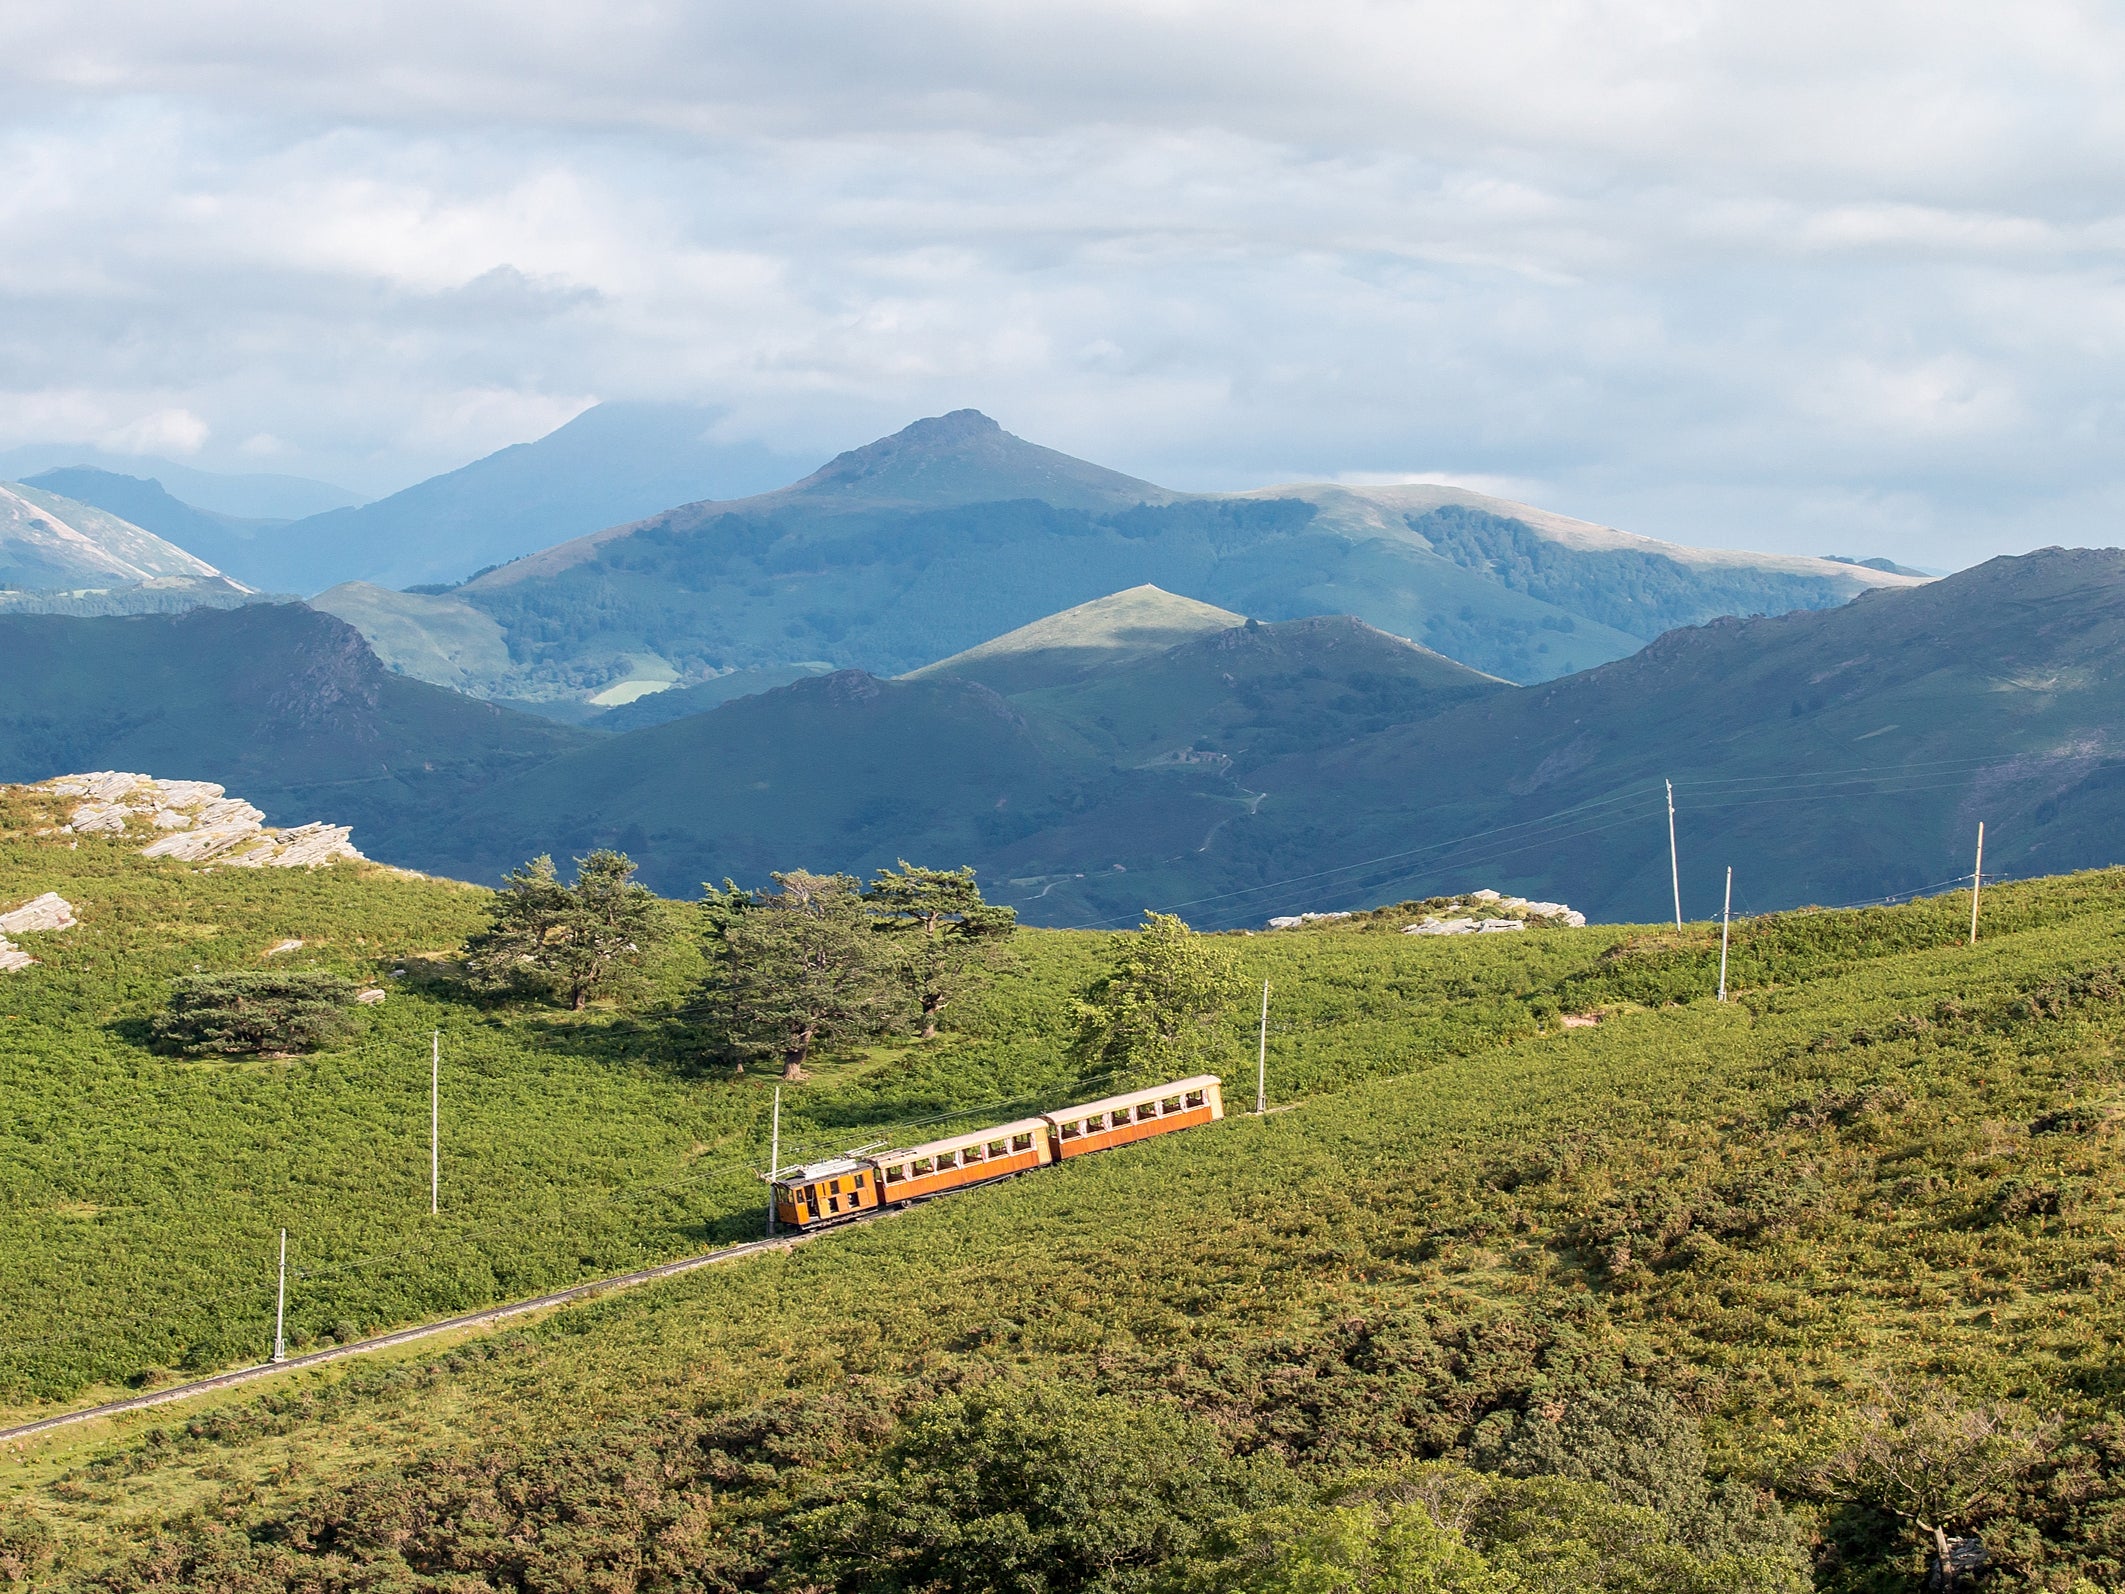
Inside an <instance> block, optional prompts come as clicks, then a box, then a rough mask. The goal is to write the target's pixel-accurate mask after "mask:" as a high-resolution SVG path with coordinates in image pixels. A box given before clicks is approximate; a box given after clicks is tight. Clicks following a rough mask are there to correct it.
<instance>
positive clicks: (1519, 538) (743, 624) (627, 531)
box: [409, 410, 1913, 702]
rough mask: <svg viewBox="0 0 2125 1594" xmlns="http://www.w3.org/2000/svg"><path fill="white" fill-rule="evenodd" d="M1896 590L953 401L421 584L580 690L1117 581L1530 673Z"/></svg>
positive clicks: (1486, 502)
mask: <svg viewBox="0 0 2125 1594" xmlns="http://www.w3.org/2000/svg"><path fill="white" fill-rule="evenodd" d="M1912 579H1913V578H1910V577H1905V576H1900V575H1897V574H1895V573H1893V572H1884V571H1876V570H1871V569H1867V568H1864V567H1859V566H1853V565H1846V564H1838V563H1835V562H1832V561H1829V560H1821V559H1807V558H1799V557H1792V556H1785V555H1754V554H1743V553H1734V552H1729V551H1725V550H1717V549H1693V548H1685V547H1680V546H1678V545H1674V544H1667V543H1661V542H1657V541H1655V540H1653V539H1651V538H1645V537H1637V536H1633V535H1631V534H1629V533H1625V532H1619V531H1614V530H1612V529H1610V528H1607V527H1601V526H1595V525H1593V524H1591V523H1589V522H1585V521H1577V520H1573V519H1571V518H1570V517H1567V516H1562V515H1557V514H1554V513H1551V512H1549V511H1545V510H1539V509H1534V508H1531V507H1529V506H1526V505H1520V504H1513V503H1510V502H1507V501H1505V500H1502V499H1493V498H1486V497H1484V496H1483V495H1481V494H1476V493H1470V492H1468V491H1466V490H1465V489H1460V488H1451V487H1443V486H1425V485H1416V486H1401V487H1378V488H1357V487H1344V486H1337V485H1332V484H1315V485H1312V486H1303V485H1302V486H1289V487H1279V488H1268V489H1263V490H1260V491H1256V492H1250V493H1233V494H1202V493H1197V494H1190V493H1177V492H1173V491H1171V490H1169V489H1166V488H1162V487H1159V486H1157V485H1156V484H1154V483H1150V482H1145V481H1141V480H1139V479H1137V478H1135V477H1131V476H1127V475H1123V474H1121V473H1119V472H1115V471H1109V470H1105V469H1103V468H1102V467H1099V466H1097V465H1092V464H1089V463H1087V462H1085V461H1082V460H1075V459H1072V458H1070V457H1069V456H1068V455H1065V454H1061V453H1058V452H1057V451H1055V450H1053V449H1048V448H1043V447H1040V446H1039V445H1037V444H1033V443H1029V442H1026V441H1025V440H1023V439H1021V438H1017V437H1014V436H1012V435H1011V434H1010V433H1008V432H1006V431H1004V430H1003V429H1002V428H1001V427H1000V426H998V425H997V424H996V423H995V422H994V421H992V420H990V419H989V418H988V417H987V416H984V415H981V414H980V413H979V412H976V411H972V410H959V411H954V412H952V413H951V414H949V415H944V416H937V417H933V418H931V419H928V420H923V421H918V422H916V423H914V424H913V425H911V426H909V427H906V428H904V429H903V430H902V431H900V432H898V433H895V434H894V435H893V436H891V437H888V438H881V439H879V440H878V441H877V442H875V443H871V444H868V445H866V446H865V447H863V448H860V449H853V450H850V451H849V452H847V453H845V454H842V455H840V456H838V457H837V458H836V459H834V460H832V461H830V462H829V463H828V464H827V465H825V466H823V467H821V468H820V469H819V470H817V471H814V472H813V473H811V475H809V476H807V477H805V478H804V479H803V480H801V481H798V482H796V483H794V484H793V485H791V486H788V487H784V488H780V489H777V490H776V491H773V492H769V493H761V494H756V495H754V496H753V497H750V498H742V499H733V500H713V501H705V502H701V503H693V504H684V505H680V506H679V507H677V508H670V509H666V510H664V511H663V512H661V513H659V514H655V515H652V516H649V517H648V518H646V519H643V520H639V521H635V522H631V523H627V524H623V525H616V526H607V527H604V528H601V529H599V530H597V531H595V532H593V533H591V534H590V535H587V536H583V537H577V538H574V539H572V540H570V541H567V542H563V543H559V544H557V545H555V546H553V547H550V548H547V549H544V550H541V551H540V552H538V553H535V554H531V555H528V556H526V557H524V558H520V559H517V560H514V561H512V562H510V563H508V564H505V565H502V566H501V567H499V568H497V569H494V570H491V571H488V572H487V573H485V574H483V575H481V576H479V577H477V578H475V579H474V580H472V581H470V582H467V583H466V584H465V585H463V586H462V587H459V588H457V589H455V590H454V591H452V592H450V593H448V594H446V595H445V596H446V597H447V599H448V601H450V602H452V603H455V604H459V605H462V606H463V608H464V609H465V610H466V611H478V612H479V613H483V614H486V615H488V616H490V617H491V618H492V619H493V621H494V622H495V623H496V624H498V625H499V626H500V627H501V630H502V632H503V634H504V635H505V636H506V637H507V638H508V640H509V651H510V656H511V659H512V661H513V666H514V671H515V673H514V676H513V678H512V680H511V682H510V683H509V686H508V690H507V692H506V694H505V695H507V696H510V697H514V698H553V699H564V700H566V699H573V700H575V701H577V702H580V701H583V700H585V699H588V698H592V697H595V696H597V695H598V694H600V693H605V692H613V691H618V692H619V693H620V695H629V694H631V693H634V692H637V691H647V690H650V689H652V688H657V687H662V686H666V685H668V684H670V683H672V682H674V681H676V682H678V683H680V684H681V685H682V686H683V685H688V684H692V683H696V682H703V681H707V680H710V679H713V678H717V677H720V676H723V675H727V674H729V673H730V672H732V671H740V670H756V669H775V668H787V667H789V666H791V665H794V664H797V663H799V662H802V661H813V660H819V661H824V662H826V663H828V664H829V665H836V666H843V667H852V668H861V669H864V670H866V671H869V672H871V673H874V674H880V675H896V674H900V673H904V672H905V671H908V670H911V669H917V668H921V667H923V666H925V665H928V664H930V663H932V662H933V661H936V660H938V659H940V658H942V657H943V656H945V655H948V654H952V653H956V652H959V651H962V650H964V649H965V648H968V647H970V646H976V645H979V644H981V643H984V642H986V641H988V640H989V639H991V638H993V637H994V636H996V635H997V634H998V633H999V632H1002V631H1006V630H1010V629H1012V628H1014V627H1016V626H1020V625H1024V624H1028V623H1031V622H1033V621H1035V620H1038V619H1040V618H1041V617H1043V616H1046V615H1051V614H1054V613H1056V612H1058V611H1060V610H1064V609H1068V608H1071V607H1073V606H1075V605H1078V604H1082V603H1086V602H1090V601H1094V600H1097V599H1100V598H1103V597H1105V596H1106V595H1108V594H1111V593H1113V592H1115V591H1116V590H1117V589H1123V588H1127V587H1131V586H1137V585H1152V586H1156V587H1159V588H1161V589H1163V590H1164V591H1166V592H1169V593H1174V594H1177V595H1181V596H1184V597H1186V598H1188V599H1190V600H1193V601H1196V602H1200V603H1204V604H1208V605H1210V606H1213V607H1215V608H1218V609H1223V610H1226V611H1229V612H1233V613H1245V614H1251V615H1254V616H1256V617H1257V618H1261V619H1269V620H1282V619H1297V618H1301V617H1303V616H1306V615H1311V614H1323V613H1346V614H1354V615H1357V616H1359V617H1360V618H1362V619H1364V620H1366V621H1368V622H1369V623H1371V624H1373V625H1375V626H1377V627H1379V628H1380V629H1382V630H1385V631H1387V632H1390V633H1392V634H1395V635H1400V636H1406V637H1410V638H1413V639H1415V640H1417V641H1420V642H1422V643H1424V644H1425V645H1426V646H1429V647H1431V648H1433V649H1435V650H1437V651H1439V652H1441V653H1444V654H1446V655H1448V656H1449V657H1453V658H1457V659H1460V660H1461V661H1463V662H1464V663H1467V664H1469V665H1471V666H1472V667H1474V668H1477V669H1479V670H1482V671H1484V672H1486V673H1489V674H1493V675H1498V676H1501V677H1503V678H1506V679H1512V680H1523V681H1524V680H1541V679H1548V678H1552V677H1555V676H1559V675H1565V674H1569V673H1571V672H1573V671H1575V670H1579V669H1584V668H1588V667H1591V666H1592V665H1595V664H1599V663H1602V662H1604V661H1606V660H1609V659H1613V658H1619V657H1622V656H1624V655H1626V654H1628V653H1630V652H1632V651H1634V650H1635V649H1636V648H1638V647H1640V646H1642V645H1643V644H1644V643H1645V642H1646V641H1648V640H1650V639H1651V638H1652V637H1654V636H1657V635H1659V634H1660V633H1661V632H1662V631H1664V630H1667V629H1670V628H1671V627H1673V626H1675V625H1679V624H1692V623H1696V622H1699V621H1702V620H1705V619H1709V618H1711V617H1712V616H1714V615H1717V614H1722V613H1756V612H1769V613H1780V612H1784V611H1786V610H1789V609H1793V608H1811V607H1815V608H1819V607H1823V606H1826V605H1830V604H1835V603H1841V602H1843V601H1845V600H1846V599H1848V598H1850V597H1851V596H1853V595H1854V594H1855V593H1857V592H1860V591H1863V590H1866V589H1867V588H1869V587H1871V586H1875V585H1901V584H1908V583H1909V582H1910V581H1911V580H1912ZM409 620H410V621H411V622H412V623H419V621H418V619H417V617H409Z"/></svg>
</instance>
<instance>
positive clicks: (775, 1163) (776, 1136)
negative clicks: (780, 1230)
mask: <svg viewBox="0 0 2125 1594" xmlns="http://www.w3.org/2000/svg"><path fill="white" fill-rule="evenodd" d="M773 1122H774V1127H773V1128H772V1129H770V1130H769V1131H768V1141H767V1237H768V1238H769V1239H770V1240H772V1239H773V1238H774V1237H775V1175H776V1174H778V1173H780V1172H781V1171H782V1087H781V1086H780V1085H777V1086H776V1087H775V1116H774V1120H773Z"/></svg>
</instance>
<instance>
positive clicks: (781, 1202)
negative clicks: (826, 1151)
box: [774, 1157, 880, 1229]
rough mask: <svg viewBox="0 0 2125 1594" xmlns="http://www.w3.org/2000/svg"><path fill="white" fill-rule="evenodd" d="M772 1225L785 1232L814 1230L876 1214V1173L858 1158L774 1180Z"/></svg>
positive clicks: (810, 1167) (794, 1171)
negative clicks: (826, 1225)
mask: <svg viewBox="0 0 2125 1594" xmlns="http://www.w3.org/2000/svg"><path fill="white" fill-rule="evenodd" d="M774 1192H775V1198H774V1199H775V1223H776V1225H777V1226H778V1227H780V1228H785V1229H816V1228H818V1227H819V1226H820V1225H821V1224H824V1223H842V1222H846V1221H847V1220H848V1219H850V1218H853V1217H858V1216H860V1215H861V1214H863V1213H865V1212H872V1211H875V1210H877V1208H878V1206H879V1205H880V1202H879V1196H878V1170H877V1169H876V1168H874V1167H872V1166H871V1164H870V1163H869V1162H867V1161H865V1160H864V1159H862V1158H861V1157H833V1158H830V1159H828V1160H827V1161H825V1162H814V1163H810V1164H807V1165H806V1166H804V1167H802V1168H790V1169H784V1170H782V1171H780V1172H778V1173H776V1175H775V1178H774Z"/></svg>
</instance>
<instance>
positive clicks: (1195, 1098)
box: [1188, 1090, 1203, 1107]
mask: <svg viewBox="0 0 2125 1594" xmlns="http://www.w3.org/2000/svg"><path fill="white" fill-rule="evenodd" d="M1202 1104H1203V1093H1202V1092H1201V1091H1199V1090H1191V1091H1189V1092H1188V1105H1189V1106H1191V1107H1200V1106H1202Z"/></svg>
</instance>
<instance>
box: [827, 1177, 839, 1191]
mask: <svg viewBox="0 0 2125 1594" xmlns="http://www.w3.org/2000/svg"><path fill="white" fill-rule="evenodd" d="M826 1188H827V1190H828V1192H829V1193H831V1194H833V1195H839V1194H841V1181H840V1180H839V1179H836V1180H834V1181H833V1182H832V1183H830V1184H829V1185H828V1186H827V1187H826Z"/></svg>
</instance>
